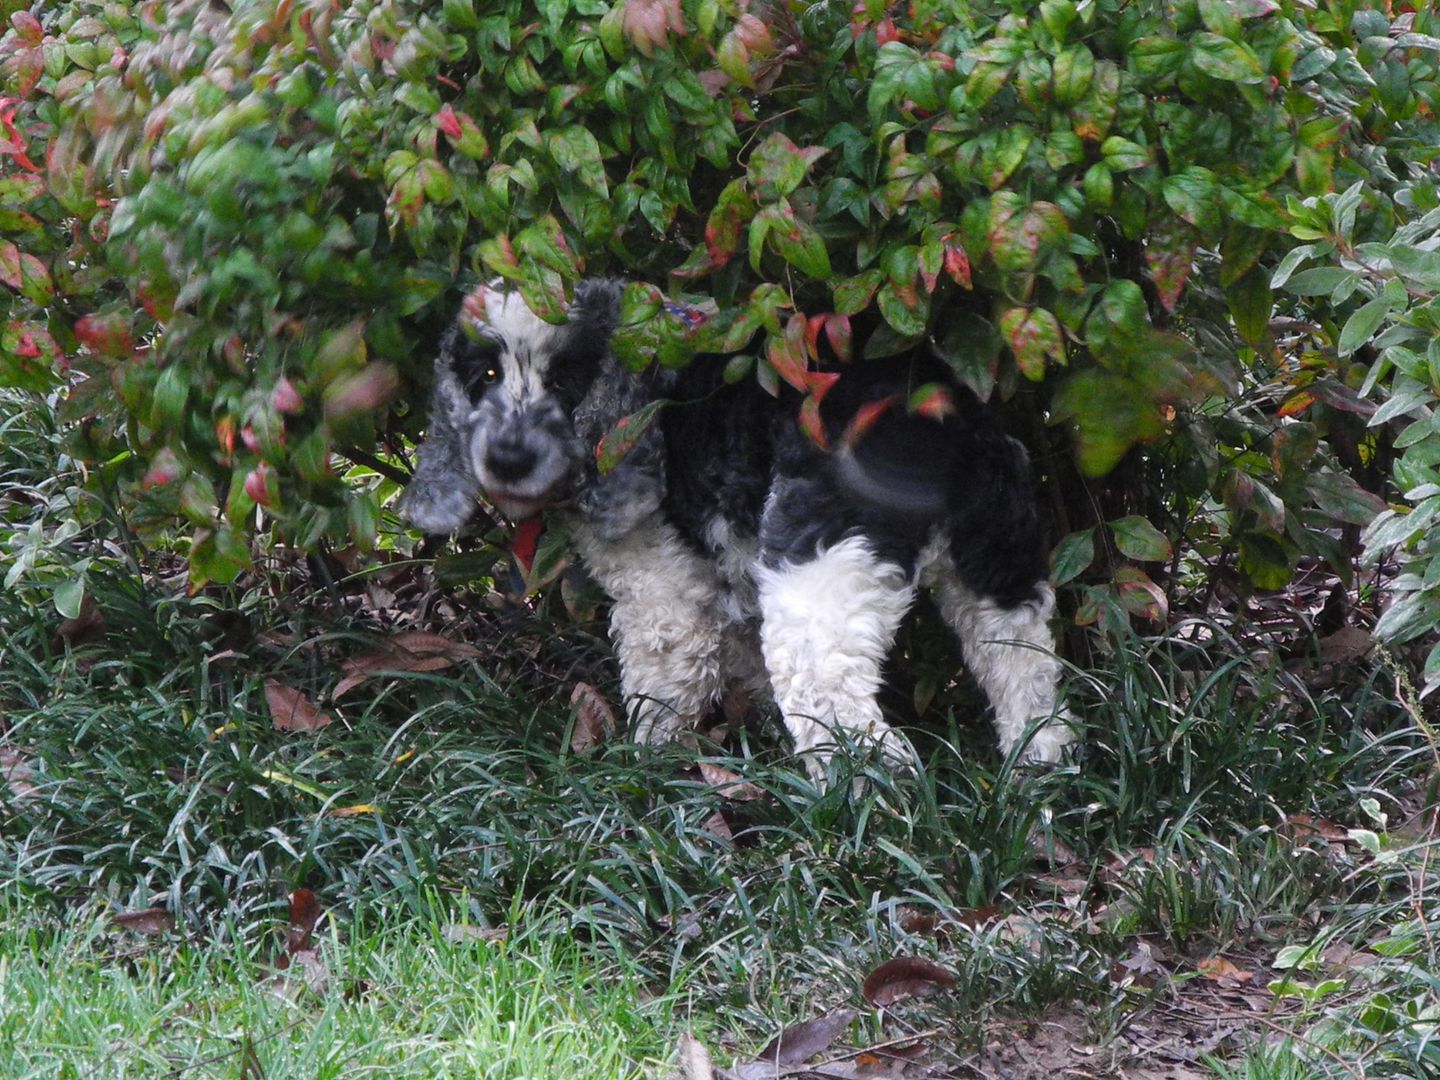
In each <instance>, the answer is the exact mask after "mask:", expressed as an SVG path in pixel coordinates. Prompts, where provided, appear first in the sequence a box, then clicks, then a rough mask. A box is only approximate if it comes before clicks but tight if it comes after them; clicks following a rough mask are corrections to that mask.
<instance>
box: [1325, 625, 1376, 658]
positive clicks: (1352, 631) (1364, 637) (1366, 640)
mask: <svg viewBox="0 0 1440 1080" xmlns="http://www.w3.org/2000/svg"><path fill="white" fill-rule="evenodd" d="M1374 648H1375V639H1374V638H1373V637H1371V636H1370V633H1369V631H1366V630H1361V629H1360V628H1359V627H1358V626H1342V627H1341V628H1340V629H1339V630H1336V631H1335V633H1333V634H1331V635H1330V636H1328V637H1324V638H1321V639H1320V658H1321V659H1322V660H1325V661H1326V662H1328V663H1331V664H1353V663H1355V662H1356V661H1357V660H1363V659H1365V657H1367V656H1369V655H1370V653H1371V652H1372V651H1373V650H1374Z"/></svg>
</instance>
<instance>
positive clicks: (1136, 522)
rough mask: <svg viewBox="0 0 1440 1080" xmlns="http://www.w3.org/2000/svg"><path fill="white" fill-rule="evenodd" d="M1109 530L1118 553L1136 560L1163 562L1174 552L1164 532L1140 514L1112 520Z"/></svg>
mask: <svg viewBox="0 0 1440 1080" xmlns="http://www.w3.org/2000/svg"><path fill="white" fill-rule="evenodd" d="M1109 524H1110V531H1111V532H1112V533H1113V534H1114V536H1115V546H1116V547H1117V548H1119V549H1120V553H1121V554H1122V555H1124V556H1126V557H1127V558H1130V559H1134V560H1135V561H1136V562H1164V561H1165V560H1166V559H1168V558H1170V556H1171V554H1172V553H1173V552H1174V548H1172V547H1171V545H1170V541H1169V540H1168V539H1167V538H1166V536H1165V534H1164V533H1162V532H1161V531H1160V530H1159V529H1157V528H1155V526H1154V525H1151V524H1150V522H1149V521H1147V520H1146V519H1145V518H1144V517H1143V516H1141V515H1140V514H1132V515H1131V516H1129V517H1123V518H1119V519H1117V520H1115V521H1112V522H1110V523H1109Z"/></svg>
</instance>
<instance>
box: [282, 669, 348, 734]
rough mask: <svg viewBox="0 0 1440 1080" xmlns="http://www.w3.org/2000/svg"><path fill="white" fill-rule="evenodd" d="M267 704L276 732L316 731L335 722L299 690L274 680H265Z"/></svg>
mask: <svg viewBox="0 0 1440 1080" xmlns="http://www.w3.org/2000/svg"><path fill="white" fill-rule="evenodd" d="M265 704H266V705H267V706H268V707H269V709H270V723H271V724H272V725H273V726H274V728H275V730H276V731H316V730H318V729H320V728H323V727H328V726H329V725H330V724H332V723H334V722H335V721H334V717H332V716H331V715H330V714H329V713H322V712H321V711H320V710H319V709H318V708H316V707H315V703H314V702H312V701H311V700H310V699H309V698H307V697H306V696H305V695H304V694H302V693H301V692H300V691H299V690H296V689H295V688H294V687H292V686H286V685H285V684H284V683H282V682H277V681H276V680H274V679H266V680H265Z"/></svg>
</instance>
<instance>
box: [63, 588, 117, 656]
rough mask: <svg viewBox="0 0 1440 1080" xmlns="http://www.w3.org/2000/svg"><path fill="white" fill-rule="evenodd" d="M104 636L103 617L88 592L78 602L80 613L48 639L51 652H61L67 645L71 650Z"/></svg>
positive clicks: (68, 620) (93, 598)
mask: <svg viewBox="0 0 1440 1080" xmlns="http://www.w3.org/2000/svg"><path fill="white" fill-rule="evenodd" d="M104 636H105V616H104V615H103V614H101V612H100V609H99V608H98V607H97V606H96V605H95V597H93V596H91V595H90V594H89V593H88V592H87V593H86V594H85V598H84V599H83V600H81V601H80V611H79V613H78V614H77V615H76V616H75V617H74V618H73V619H66V620H65V621H64V622H62V623H61V624H60V626H59V628H57V629H56V631H55V633H54V635H53V636H52V637H51V638H50V649H51V651H52V652H63V651H64V650H65V646H66V645H67V644H68V645H69V646H70V647H71V648H72V649H73V648H76V647H78V646H80V645H86V644H89V643H90V642H92V641H99V640H100V639H101V638H103V637H104Z"/></svg>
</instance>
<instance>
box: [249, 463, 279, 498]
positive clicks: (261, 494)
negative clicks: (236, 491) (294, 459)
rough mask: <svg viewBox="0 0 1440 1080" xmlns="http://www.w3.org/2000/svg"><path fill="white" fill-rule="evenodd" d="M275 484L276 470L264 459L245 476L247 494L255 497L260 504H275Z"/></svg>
mask: <svg viewBox="0 0 1440 1080" xmlns="http://www.w3.org/2000/svg"><path fill="white" fill-rule="evenodd" d="M274 486H275V470H274V469H273V468H271V467H270V466H269V465H267V464H266V463H265V462H263V461H262V462H261V463H260V464H259V465H256V466H255V467H254V468H253V469H251V470H250V471H249V472H248V473H247V474H246V476H245V494H246V495H249V496H250V498H252V499H254V500H255V502H256V504H257V505H259V506H272V505H273V504H274V502H275V497H274V493H273V488H274Z"/></svg>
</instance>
